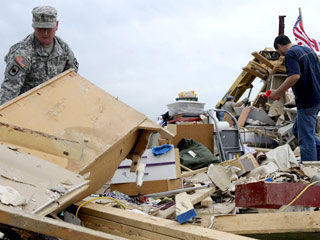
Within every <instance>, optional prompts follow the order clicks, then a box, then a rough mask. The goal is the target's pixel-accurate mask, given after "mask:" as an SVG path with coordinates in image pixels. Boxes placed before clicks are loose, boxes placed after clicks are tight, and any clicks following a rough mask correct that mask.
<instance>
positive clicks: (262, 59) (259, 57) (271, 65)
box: [251, 52, 274, 69]
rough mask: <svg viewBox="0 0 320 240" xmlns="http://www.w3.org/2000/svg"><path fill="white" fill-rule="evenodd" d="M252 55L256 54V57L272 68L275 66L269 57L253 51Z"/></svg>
mask: <svg viewBox="0 0 320 240" xmlns="http://www.w3.org/2000/svg"><path fill="white" fill-rule="evenodd" d="M251 55H252V56H254V57H255V58H256V59H258V60H259V61H260V62H261V63H264V64H265V65H267V66H268V67H269V68H271V69H273V68H274V65H273V64H272V62H270V61H269V60H268V59H266V58H265V57H264V56H262V55H261V54H260V53H258V52H253V53H251Z"/></svg>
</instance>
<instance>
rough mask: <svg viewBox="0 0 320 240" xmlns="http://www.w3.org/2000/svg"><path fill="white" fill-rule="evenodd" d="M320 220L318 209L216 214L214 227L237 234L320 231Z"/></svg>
mask: <svg viewBox="0 0 320 240" xmlns="http://www.w3.org/2000/svg"><path fill="white" fill-rule="evenodd" d="M319 221H320V212H318V211H316V212H288V213H259V214H237V215H226V216H216V217H215V219H214V224H213V228H214V229H216V230H220V231H225V232H230V233H236V234H258V233H268V234H270V233H288V232H320V227H319V224H318V223H319ZM318 234H319V233H318Z"/></svg>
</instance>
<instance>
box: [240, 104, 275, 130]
mask: <svg viewBox="0 0 320 240" xmlns="http://www.w3.org/2000/svg"><path fill="white" fill-rule="evenodd" d="M234 110H235V112H236V113H237V115H239V116H240V115H241V112H242V110H243V107H235V108H234ZM247 118H251V119H253V120H259V121H261V122H263V123H266V124H268V125H271V126H274V125H275V121H273V120H272V119H271V118H270V117H269V116H268V114H267V113H266V112H265V111H264V110H262V109H259V108H255V107H252V108H251V111H250V113H249V115H248V117H247Z"/></svg>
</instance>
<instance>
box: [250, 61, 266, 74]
mask: <svg viewBox="0 0 320 240" xmlns="http://www.w3.org/2000/svg"><path fill="white" fill-rule="evenodd" d="M249 63H250V64H251V67H252V68H253V69H254V70H258V71H260V72H261V73H263V74H268V73H269V72H268V69H267V68H266V67H265V65H263V64H260V63H258V62H256V61H250V62H249Z"/></svg>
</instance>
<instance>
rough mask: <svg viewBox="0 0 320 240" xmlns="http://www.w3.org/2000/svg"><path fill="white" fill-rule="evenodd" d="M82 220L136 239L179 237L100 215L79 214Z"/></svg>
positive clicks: (95, 227)
mask: <svg viewBox="0 0 320 240" xmlns="http://www.w3.org/2000/svg"><path fill="white" fill-rule="evenodd" d="M79 217H80V219H81V221H82V222H83V224H84V226H85V227H87V228H91V229H94V230H97V231H100V232H105V233H109V234H112V235H116V236H120V237H125V238H129V239H135V240H141V239H143V240H147V239H155V240H158V239H161V240H176V239H178V238H174V237H170V236H166V235H164V234H161V233H156V232H152V231H148V230H143V229H141V228H138V227H134V226H133V227H132V226H129V225H126V224H122V223H118V222H113V221H110V220H107V219H102V218H99V217H94V216H90V215H87V214H82V213H80V214H79Z"/></svg>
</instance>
